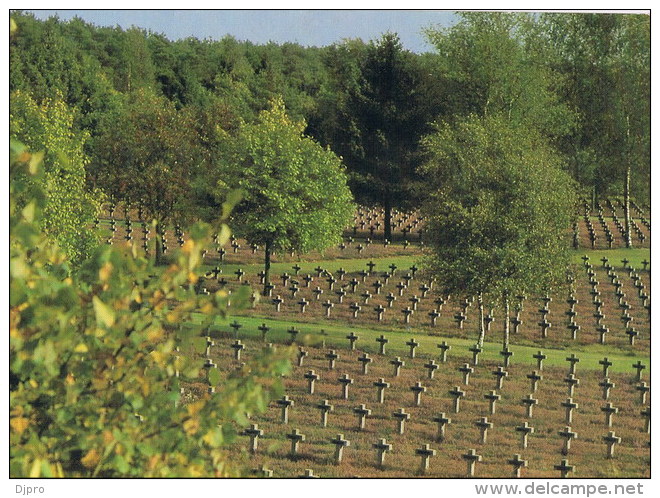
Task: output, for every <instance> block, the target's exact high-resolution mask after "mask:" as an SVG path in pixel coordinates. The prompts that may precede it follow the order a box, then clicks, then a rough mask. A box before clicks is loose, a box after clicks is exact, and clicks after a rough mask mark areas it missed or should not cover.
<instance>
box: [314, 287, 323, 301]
mask: <svg viewBox="0 0 660 498" xmlns="http://www.w3.org/2000/svg"><path fill="white" fill-rule="evenodd" d="M312 293H313V294H314V299H315V300H316V301H320V300H321V294H323V289H321V288H320V287H319V286H318V285H317V286H316V287H315V288H314V290H313V291H312Z"/></svg>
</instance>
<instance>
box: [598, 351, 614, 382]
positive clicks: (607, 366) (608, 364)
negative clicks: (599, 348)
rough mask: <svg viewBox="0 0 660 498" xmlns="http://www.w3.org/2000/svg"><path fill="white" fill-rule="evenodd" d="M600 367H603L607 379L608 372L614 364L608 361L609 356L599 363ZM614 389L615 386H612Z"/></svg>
mask: <svg viewBox="0 0 660 498" xmlns="http://www.w3.org/2000/svg"><path fill="white" fill-rule="evenodd" d="M598 363H599V364H600V365H602V366H603V377H607V372H608V371H609V369H610V367H611V366H612V362H611V361H610V360H608V359H607V356H606V357H605V358H603V359H602V360H600V361H599V362H598ZM612 387H614V386H612Z"/></svg>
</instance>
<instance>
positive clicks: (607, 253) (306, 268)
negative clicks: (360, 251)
mask: <svg viewBox="0 0 660 498" xmlns="http://www.w3.org/2000/svg"><path fill="white" fill-rule="evenodd" d="M585 254H586V255H587V256H589V259H590V261H591V264H593V265H594V266H596V265H601V264H602V263H601V261H600V260H601V258H603V257H606V258H608V259H609V261H610V264H611V265H613V266H614V267H615V268H623V263H622V262H621V260H622V259H624V258H625V259H628V260H629V261H630V265H632V266H633V267H635V268H637V269H639V270H641V269H642V267H643V265H642V261H644V260H646V261H651V249H650V248H640V249H635V248H633V249H603V250H589V249H580V250H577V251H574V252H573V254H572V262H573V263H575V264H582V257H583V256H584V255H585ZM420 260H421V256H420V255H419V253H411V255H410V256H395V257H386V258H367V257H365V258H354V259H333V260H328V259H321V260H315V261H301V262H299V263H298V265H299V266H300V268H301V269H300V273H301V274H302V275H305V274H307V273H310V274H314V273H315V272H314V268H316V267H317V266H319V265H321V267H323V268H325V269H327V270H329V271H330V272H334V271H337V270H338V269H339V268H344V270H346V271H347V272H356V271H360V270H364V269H366V267H367V263H368V262H369V261H373V262H374V263H376V266H375V267H374V271H382V272H384V271H388V266H389V265H391V264H392V263H394V264H395V265H396V266H397V267H398V268H399V269H401V270H402V271H406V270H407V269H408V268H410V267H411V266H412V265H418V266H419V264H420ZM293 265H294V263H291V262H280V263H273V264H272V265H271V274H272V275H279V274H281V273H284V272H287V273H289V274H293V269H292V267H293ZM220 267H221V268H222V271H223V274H224V275H233V273H234V272H235V271H236V270H238V269H239V268H241V269H242V270H243V271H245V272H247V273H248V274H256V273H258V272H260V271H261V270H262V269H263V264H247V265H245V264H239V263H232V264H222V265H220ZM212 268H213V265H206V266H205V267H204V269H205V270H206V271H208V270H211V269H212ZM648 268H650V266H649V267H648Z"/></svg>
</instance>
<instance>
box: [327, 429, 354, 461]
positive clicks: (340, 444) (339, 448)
mask: <svg viewBox="0 0 660 498" xmlns="http://www.w3.org/2000/svg"><path fill="white" fill-rule="evenodd" d="M330 442H331V443H332V444H334V445H335V465H339V464H340V463H341V459H342V456H343V452H344V448H346V447H347V446H350V445H351V442H350V441H349V440H348V439H344V435H343V434H337V437H335V438H333V439H331V440H330Z"/></svg>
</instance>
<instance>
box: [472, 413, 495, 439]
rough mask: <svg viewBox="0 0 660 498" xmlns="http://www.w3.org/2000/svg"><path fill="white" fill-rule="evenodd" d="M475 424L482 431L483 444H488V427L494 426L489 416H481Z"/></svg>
mask: <svg viewBox="0 0 660 498" xmlns="http://www.w3.org/2000/svg"><path fill="white" fill-rule="evenodd" d="M474 425H476V426H477V427H478V428H479V430H480V431H481V444H486V437H487V436H488V429H490V428H492V427H493V423H492V422H489V421H488V417H481V418H480V419H479V420H477V421H476V422H475V423H474Z"/></svg>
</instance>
